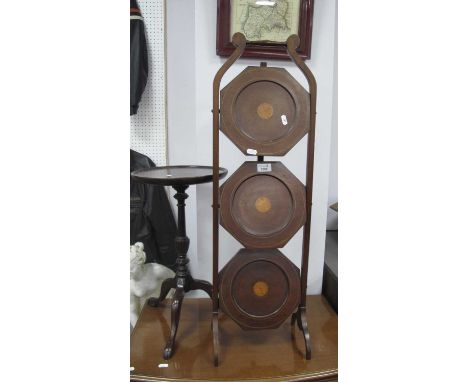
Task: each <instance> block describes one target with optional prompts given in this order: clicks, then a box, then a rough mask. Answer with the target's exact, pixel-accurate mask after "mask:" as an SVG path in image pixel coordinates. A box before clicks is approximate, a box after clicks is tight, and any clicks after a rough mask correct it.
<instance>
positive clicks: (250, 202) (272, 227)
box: [220, 162, 306, 248]
mask: <svg viewBox="0 0 468 382" xmlns="http://www.w3.org/2000/svg"><path fill="white" fill-rule="evenodd" d="M268 164H269V165H271V171H268V172H259V171H258V167H257V165H260V166H264V165H268ZM220 201H221V203H220V204H221V225H222V226H223V227H224V228H225V229H226V230H227V231H228V232H229V233H231V234H232V235H233V236H234V237H235V238H236V239H237V240H239V241H240V242H241V243H242V244H243V245H244V246H245V247H247V248H281V247H283V246H284V245H286V243H287V242H288V241H289V240H290V239H291V238H292V237H293V236H294V234H295V233H296V232H297V231H298V230H299V228H300V227H301V226H302V225H303V224H304V222H305V218H306V214H305V205H306V204H305V188H304V185H303V184H302V183H301V182H300V181H299V179H297V178H296V177H295V176H294V174H292V173H291V172H290V171H289V170H288V169H287V168H286V167H285V166H284V165H283V164H282V163H281V162H245V163H244V164H243V165H242V166H241V167H239V169H237V170H236V171H235V172H234V173H233V174H232V176H231V177H230V178H229V179H228V180H227V181H226V182H225V183H224V184H223V186H222V187H221V199H220Z"/></svg>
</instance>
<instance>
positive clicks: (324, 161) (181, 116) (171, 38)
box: [167, 0, 336, 294]
mask: <svg viewBox="0 0 468 382" xmlns="http://www.w3.org/2000/svg"><path fill="white" fill-rule="evenodd" d="M216 7H217V1H216V0H204V1H194V0H191V1H190V0H170V1H168V2H167V76H168V78H167V85H168V136H169V147H168V149H169V164H174V165H175V164H199V165H211V161H212V132H211V129H212V115H211V109H212V90H211V89H212V81H213V77H214V76H215V73H216V71H217V70H218V69H219V67H220V66H221V65H222V63H223V62H224V61H225V59H223V58H220V57H218V56H217V55H216V46H215V44H216ZM335 7H336V0H316V1H315V10H314V28H313V38H312V58H311V60H310V61H308V65H309V66H310V67H311V69H312V71H313V73H314V75H315V77H316V79H317V85H318V98H317V129H316V130H317V131H316V148H315V170H314V172H315V182H314V193H313V201H312V202H313V208H312V228H311V244H310V263H309V277H308V293H310V294H318V293H320V291H321V285H322V271H323V256H324V246H325V228H326V220H327V204H328V177H329V162H330V133H331V125H332V109H333V108H332V103H333V78H334V76H333V68H334V64H333V63H334V54H335V51H334V42H335V37H334V36H335V25H334V24H335ZM259 62H260V60H252V59H249V60H246V59H241V60H240V61H238V62H237V63H236V64H235V65H234V66H233V67H232V68H231V69H230V71H228V73H227V74H226V75H225V79H224V80H223V83H222V84H221V86H222V87H223V86H225V85H226V84H227V83H228V82H229V81H230V80H232V79H233V78H234V77H235V76H236V75H237V74H239V73H240V72H241V71H242V70H243V69H244V68H245V67H246V66H248V65H258V64H259ZM268 64H269V66H281V67H285V68H287V69H288V70H289V71H290V72H291V73H292V75H293V76H295V77H296V78H297V79H298V80H299V81H300V82H301V83H302V85H303V86H304V87H305V88H306V89H307V82H306V80H305V78H304V77H303V76H302V74H301V73H300V71H299V70H298V69H297V68H296V67H295V65H294V64H293V63H292V62H288V61H273V60H272V61H269V62H268ZM220 154H221V155H220V165H221V166H223V167H226V168H227V169H228V170H229V173H230V174H232V173H233V172H234V171H235V170H236V169H237V168H238V167H239V166H240V165H241V164H242V163H243V162H244V159H245V158H244V156H243V154H242V153H241V152H240V151H239V150H238V149H237V148H236V147H235V146H234V145H233V144H232V143H231V142H230V141H229V140H228V139H226V138H225V137H224V135H223V134H221V135H220ZM305 157H306V139H305V138H304V139H303V140H301V142H299V144H297V145H296V147H295V148H294V149H292V150H291V151H290V152H289V153H288V155H287V156H286V157H284V158H272V159H279V160H282V161H283V162H284V163H285V165H286V166H287V167H288V168H289V169H290V170H291V171H292V172H294V173H295V175H296V176H297V177H298V178H299V179H300V180H301V181H302V182H305ZM268 159H270V158H268ZM211 187H212V186H211V184H204V185H199V186H196V187H190V189H191V191H190V198H189V199H188V205H187V217H188V221H187V234H188V236H189V237H190V239H191V247H190V249H189V257H190V265H191V271H192V274H193V275H194V277H197V278H202V279H206V280H211V279H212V276H211V264H212V262H211V255H212V249H211V239H212V234H211V229H212V219H211V214H212V211H211V191H212V188H211ZM301 243H302V230H301V231H300V232H299V233H298V234H296V236H295V237H294V238H293V239H291V241H290V242H289V243H288V244H287V245H286V246H285V247H284V248H283V249H282V251H283V253H285V254H286V255H287V256H288V257H289V258H290V259H291V260H292V261H293V262H294V263H295V264H296V265H297V266H300V259H301ZM239 248H241V245H240V244H239V243H238V242H237V241H236V240H235V239H233V238H232V237H231V236H230V235H229V234H228V233H227V232H226V231H224V229H223V228H222V227H220V267H222V266H223V265H224V264H225V263H226V262H227V261H228V260H229V259H230V258H231V257H232V256H233V255H234V254H235V253H236V252H237V250H238V249H239Z"/></svg>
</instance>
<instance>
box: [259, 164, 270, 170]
mask: <svg viewBox="0 0 468 382" xmlns="http://www.w3.org/2000/svg"><path fill="white" fill-rule="evenodd" d="M270 171H271V163H259V164H257V172H270Z"/></svg>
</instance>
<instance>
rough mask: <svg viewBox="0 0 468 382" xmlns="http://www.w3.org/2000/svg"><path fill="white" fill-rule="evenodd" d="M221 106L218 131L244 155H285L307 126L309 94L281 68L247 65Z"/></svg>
mask: <svg viewBox="0 0 468 382" xmlns="http://www.w3.org/2000/svg"><path fill="white" fill-rule="evenodd" d="M220 109H221V131H222V132H223V133H224V134H225V135H226V136H227V137H228V138H229V139H230V140H231V141H232V142H233V143H234V144H235V145H236V146H237V147H238V148H239V149H240V150H241V151H243V152H244V153H246V154H253V155H262V156H264V155H284V154H286V153H287V152H288V151H289V150H290V149H291V148H292V147H294V146H295V145H296V143H297V142H299V141H300V139H301V138H302V137H303V136H304V135H305V134H306V133H307V132H308V130H309V127H310V105H309V93H307V91H306V90H305V89H304V88H303V87H302V86H301V84H299V82H297V81H296V80H295V79H294V77H292V76H291V75H290V74H289V73H288V72H287V71H286V70H285V69H283V68H268V67H266V66H260V67H252V66H249V67H247V68H246V69H245V70H244V71H243V72H242V73H240V74H239V75H238V76H237V77H236V78H234V80H232V81H231V82H230V83H229V84H228V85H227V86H226V87H225V88H224V89H223V90H222V91H221V108H220ZM249 149H250V150H249Z"/></svg>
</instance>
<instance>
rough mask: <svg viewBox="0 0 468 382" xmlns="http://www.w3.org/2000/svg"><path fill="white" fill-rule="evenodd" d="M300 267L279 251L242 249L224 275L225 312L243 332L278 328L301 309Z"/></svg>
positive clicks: (222, 284)
mask: <svg viewBox="0 0 468 382" xmlns="http://www.w3.org/2000/svg"><path fill="white" fill-rule="evenodd" d="M300 284H301V280H300V274H299V268H297V267H296V266H295V265H294V264H293V263H292V262H291V261H290V260H289V259H288V258H287V257H286V256H284V255H283V254H282V253H281V252H280V251H278V250H277V249H255V250H251V249H245V248H244V249H241V250H240V251H239V252H238V253H237V254H236V255H235V256H234V257H233V258H232V259H231V260H230V261H229V263H227V264H226V266H225V267H224V268H223V270H222V271H221V274H220V295H219V297H220V303H221V308H222V309H223V311H224V312H225V313H226V314H228V315H229V316H230V317H231V318H232V319H233V320H234V321H236V322H237V323H238V324H239V325H240V326H241V327H242V328H243V329H270V328H277V327H278V326H280V325H281V324H282V323H283V322H284V320H286V319H287V318H288V317H289V316H291V315H292V314H293V313H294V311H295V310H296V309H297V306H298V304H299V300H300V291H301V285H300Z"/></svg>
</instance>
